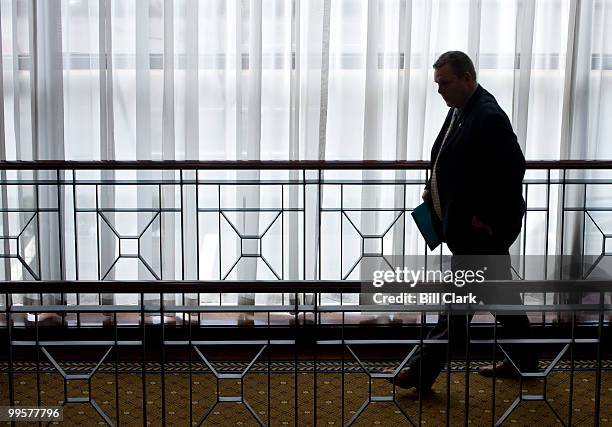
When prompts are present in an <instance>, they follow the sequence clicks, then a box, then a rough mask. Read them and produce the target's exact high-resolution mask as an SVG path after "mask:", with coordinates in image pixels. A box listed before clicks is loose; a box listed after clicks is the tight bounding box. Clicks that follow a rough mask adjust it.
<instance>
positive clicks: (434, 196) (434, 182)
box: [430, 108, 457, 219]
mask: <svg viewBox="0 0 612 427" xmlns="http://www.w3.org/2000/svg"><path fill="white" fill-rule="evenodd" d="M456 118H457V109H456V108H455V109H454V110H453V114H452V116H451V120H450V123H449V124H448V128H447V129H446V133H445V134H444V138H443V139H442V144H440V149H439V150H438V155H437V156H436V161H435V162H434V166H433V170H432V172H431V185H430V190H431V201H432V202H433V206H434V211H435V212H436V215H438V218H440V219H442V205H441V203H440V193H438V179H437V176H436V168H437V166H438V159H439V158H440V153H441V152H442V149H443V148H444V144H446V140H447V139H448V136H449V135H450V133H451V131H452V129H453V126H454V124H455V119H456Z"/></svg>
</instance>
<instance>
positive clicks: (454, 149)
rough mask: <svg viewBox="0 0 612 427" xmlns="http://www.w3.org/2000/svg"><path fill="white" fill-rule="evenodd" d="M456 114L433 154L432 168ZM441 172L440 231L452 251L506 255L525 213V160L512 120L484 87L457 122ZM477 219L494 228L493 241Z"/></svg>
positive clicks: (445, 149) (442, 157)
mask: <svg viewBox="0 0 612 427" xmlns="http://www.w3.org/2000/svg"><path fill="white" fill-rule="evenodd" d="M451 112H452V109H451V110H449V113H448V115H447V116H446V120H445V121H444V125H443V126H442V129H441V130H440V133H439V134H438V137H437V138H436V141H435V143H434V145H433V148H432V150H431V162H432V163H431V164H432V167H433V165H434V162H435V160H436V157H437V155H438V151H440V148H441V147H440V146H441V144H442V140H443V138H444V134H445V133H446V129H447V128H448V126H449V123H450V119H451V115H452V114H451ZM436 168H437V169H436V174H437V176H436V179H437V182H438V193H439V196H440V204H441V207H442V221H441V224H440V227H441V233H442V236H443V240H444V241H445V242H446V243H447V245H448V247H449V249H450V250H451V251H452V252H453V253H455V254H456V253H492V254H497V253H507V251H508V249H509V247H510V245H511V244H512V242H514V240H516V238H517V236H518V234H519V233H520V230H521V223H522V217H523V215H524V213H525V201H524V199H523V195H522V181H523V176H524V175H525V158H524V157H523V153H522V152H521V149H520V146H519V144H518V142H517V139H516V135H515V134H514V132H513V130H512V125H511V124H510V120H509V119H508V116H507V115H506V114H505V113H504V111H503V110H502V109H501V107H500V106H499V105H498V104H497V101H496V100H495V98H494V97H493V95H491V94H490V93H489V92H487V91H486V90H485V89H484V88H483V87H481V86H478V88H477V89H476V91H475V92H474V94H473V95H472V96H471V97H470V99H469V100H468V102H467V104H466V105H465V106H464V107H463V109H462V111H461V113H460V115H459V116H458V117H457V119H456V122H455V124H454V126H453V129H452V130H451V133H450V134H449V136H448V139H447V141H446V143H445V144H444V147H442V151H441V153H440V157H439V159H438V163H437V166H436ZM427 187H429V183H428V186H427ZM473 216H476V217H477V218H479V219H480V220H481V221H482V222H484V223H486V224H488V225H489V226H491V228H492V229H493V237H489V236H488V235H487V233H486V231H485V230H484V229H477V228H475V227H474V226H473V225H472V217H473Z"/></svg>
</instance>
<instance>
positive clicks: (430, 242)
mask: <svg viewBox="0 0 612 427" xmlns="http://www.w3.org/2000/svg"><path fill="white" fill-rule="evenodd" d="M434 215H435V214H434V213H433V211H432V209H431V204H430V203H428V202H423V203H421V204H420V205H419V206H417V207H416V208H414V210H413V211H412V218H414V222H415V223H416V225H417V227H418V228H419V231H420V232H421V234H422V235H423V238H424V239H425V243H427V246H429V249H431V250H432V251H433V250H434V249H435V248H437V247H438V245H439V244H440V243H442V239H441V238H440V234H439V233H438V229H437V227H436V226H435V224H434Z"/></svg>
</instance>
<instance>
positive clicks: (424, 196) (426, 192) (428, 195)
mask: <svg viewBox="0 0 612 427" xmlns="http://www.w3.org/2000/svg"><path fill="white" fill-rule="evenodd" d="M421 198H422V199H423V201H425V202H426V201H428V200H429V199H431V193H430V192H429V190H423V194H421Z"/></svg>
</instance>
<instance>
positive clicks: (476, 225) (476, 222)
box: [472, 216, 493, 237]
mask: <svg viewBox="0 0 612 427" xmlns="http://www.w3.org/2000/svg"><path fill="white" fill-rule="evenodd" d="M472 226H474V228H484V229H485V231H486V232H487V234H488V235H489V237H492V236H493V229H492V228H491V226H490V225H487V224H485V223H484V222H482V221H481V220H479V219H478V218H476V217H475V216H473V217H472Z"/></svg>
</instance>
